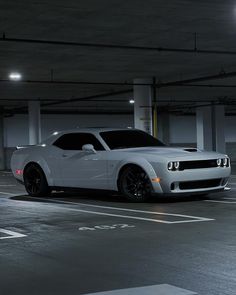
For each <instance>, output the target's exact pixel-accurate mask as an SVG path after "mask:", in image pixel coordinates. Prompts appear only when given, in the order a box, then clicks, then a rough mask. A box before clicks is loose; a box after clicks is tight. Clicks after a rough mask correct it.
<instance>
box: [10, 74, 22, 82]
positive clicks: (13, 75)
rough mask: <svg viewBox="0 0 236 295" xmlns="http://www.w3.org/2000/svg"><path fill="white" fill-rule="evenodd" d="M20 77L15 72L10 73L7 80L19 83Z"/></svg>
mask: <svg viewBox="0 0 236 295" xmlns="http://www.w3.org/2000/svg"><path fill="white" fill-rule="evenodd" d="M21 78H22V75H21V74H20V73H17V72H12V73H10V74H9V79H10V80H12V81H19V80H21Z"/></svg>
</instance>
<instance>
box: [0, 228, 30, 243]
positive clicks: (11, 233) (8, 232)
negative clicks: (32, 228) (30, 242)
mask: <svg viewBox="0 0 236 295" xmlns="http://www.w3.org/2000/svg"><path fill="white" fill-rule="evenodd" d="M0 233H3V234H6V235H7V236H4V237H0V240H4V239H14V238H23V237H26V235H23V234H20V233H17V232H14V231H11V230H7V229H3V228H0Z"/></svg>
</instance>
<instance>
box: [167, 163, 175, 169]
mask: <svg viewBox="0 0 236 295" xmlns="http://www.w3.org/2000/svg"><path fill="white" fill-rule="evenodd" d="M173 167H174V164H173V162H169V163H168V170H173Z"/></svg>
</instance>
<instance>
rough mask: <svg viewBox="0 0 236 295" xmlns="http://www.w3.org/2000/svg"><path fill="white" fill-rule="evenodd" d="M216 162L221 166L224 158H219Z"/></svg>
mask: <svg viewBox="0 0 236 295" xmlns="http://www.w3.org/2000/svg"><path fill="white" fill-rule="evenodd" d="M216 163H217V166H218V167H220V166H221V163H222V159H217V160H216Z"/></svg>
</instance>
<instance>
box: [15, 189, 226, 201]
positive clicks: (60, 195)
mask: <svg viewBox="0 0 236 295" xmlns="http://www.w3.org/2000/svg"><path fill="white" fill-rule="evenodd" d="M226 195H227V196H228V194H227V193H225V192H222V193H217V196H215V194H209V195H190V196H189V195H188V196H187V195H182V196H173V195H172V196H163V197H160V196H152V197H151V198H150V199H149V200H148V201H146V202H143V203H146V204H163V203H168V204H171V203H181V202H199V201H203V200H207V199H222V198H224V197H225V196H226ZM10 199H11V200H16V201H28V202H40V203H61V202H62V201H64V202H66V201H68V202H81V201H96V202H100V203H122V204H132V203H133V204H135V202H131V201H127V200H126V199H125V198H124V197H123V196H122V195H119V194H117V193H112V192H100V191H93V192H91V191H87V192H84V191H83V192H78V191H77V192H64V191H62V192H53V193H52V194H51V195H49V196H44V197H37V198H35V197H30V196H28V195H25V194H22V195H20V196H19V195H18V196H12V197H10ZM57 201H58V202H57Z"/></svg>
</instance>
